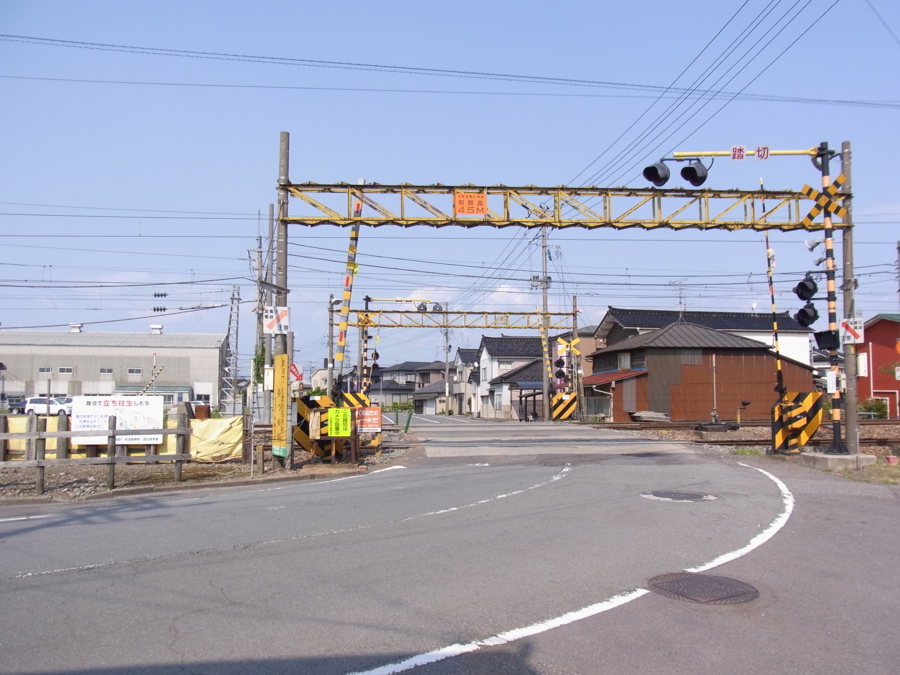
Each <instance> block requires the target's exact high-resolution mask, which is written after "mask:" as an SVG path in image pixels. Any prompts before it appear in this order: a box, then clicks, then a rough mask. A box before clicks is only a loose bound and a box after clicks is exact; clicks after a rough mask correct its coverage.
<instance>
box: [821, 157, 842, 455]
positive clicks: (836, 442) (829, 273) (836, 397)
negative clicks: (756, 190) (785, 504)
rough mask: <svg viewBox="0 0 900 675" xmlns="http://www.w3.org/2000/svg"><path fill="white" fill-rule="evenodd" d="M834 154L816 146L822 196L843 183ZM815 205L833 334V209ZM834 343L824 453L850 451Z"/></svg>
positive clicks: (834, 305)
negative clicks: (821, 219) (820, 215)
mask: <svg viewBox="0 0 900 675" xmlns="http://www.w3.org/2000/svg"><path fill="white" fill-rule="evenodd" d="M837 154H838V153H837V151H836V150H831V149H829V147H828V143H822V144H821V145H819V147H818V149H817V152H816V156H815V158H814V159H813V164H815V165H816V167H817V168H818V169H819V170H821V172H822V188H823V193H824V194H825V195H832V194H833V192H836V191H837V188H839V187H840V185H841V184H842V183H843V182H844V177H843V176H839V177H838V178H839V180H837V181H835V185H834V186H833V185H832V183H831V176H830V175H829V168H828V163H829V160H831V158H832V157H834V156H835V155H837ZM823 196H824V195H823ZM826 201H828V200H826ZM817 206H819V207H820V208H821V209H822V210H823V211H824V213H825V278H826V280H827V283H828V331H829V333H832V334H833V335H835V336H836V335H837V334H838V323H837V289H836V287H835V268H834V227H833V225H832V222H831V212H832V209H831V208H828V207H829V206H830V204H819V203H818V202H817ZM833 346H834V348H833V349H829V350H828V352H829V354H830V355H831V372H832V373H833V374H834V375H833V377H834V383H835V386H834V391H833V392H832V394H831V431H832V441H831V445H830V446H829V447H828V449H827V450H825V452H826V453H828V454H834V455H849V454H850V450H848V449H847V446H846V445H845V444H844V441H843V439H842V438H841V436H842V434H841V408H842V407H843V400H842V398H841V387H840V381H841V379H840V367H839V363H838V350H837V347H838V345H837V340H835V341H834V345H833Z"/></svg>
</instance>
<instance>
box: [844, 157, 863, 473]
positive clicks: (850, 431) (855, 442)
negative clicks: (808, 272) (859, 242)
mask: <svg viewBox="0 0 900 675" xmlns="http://www.w3.org/2000/svg"><path fill="white" fill-rule="evenodd" d="M850 155H851V153H850V141H844V142H843V143H842V144H841V173H842V174H844V178H846V180H845V181H844V185H843V187H842V190H843V192H844V193H846V197H844V204H843V206H844V208H845V209H847V216H846V217H845V218H844V219H843V220H844V227H843V228H842V229H841V236H842V241H843V257H844V274H843V277H844V283H843V284H842V285H841V290H842V291H843V292H844V297H843V301H844V318H846V319H853V318H856V304H855V301H854V294H853V292H854V291H855V290H856V277H854V275H853V199H852V187H851V181H852V170H851V166H850V164H851V161H850V160H851V157H850ZM856 366H857V364H856V345H855V344H853V343H848V344H845V345H844V375H845V377H846V378H847V388H846V390H845V391H844V421H845V424H846V429H847V431H846V434H847V449H848V450H849V451H850V454H853V455H856V456H857V458H856V460H857V463H856V468H857V469H859V468H860V461H859V390H858V386H857V385H858V379H857V369H856Z"/></svg>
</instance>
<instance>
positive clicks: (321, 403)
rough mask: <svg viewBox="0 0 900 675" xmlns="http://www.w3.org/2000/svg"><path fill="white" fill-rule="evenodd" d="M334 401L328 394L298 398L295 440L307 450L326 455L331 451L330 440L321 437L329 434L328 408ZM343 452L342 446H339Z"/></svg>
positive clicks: (321, 455) (294, 431)
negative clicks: (322, 439)
mask: <svg viewBox="0 0 900 675" xmlns="http://www.w3.org/2000/svg"><path fill="white" fill-rule="evenodd" d="M333 407H334V401H332V400H331V399H330V398H329V397H328V396H316V397H310V396H304V397H303V398H300V399H297V424H296V425H295V426H294V430H293V436H294V440H295V441H297V443H299V444H300V447H302V448H303V449H304V450H306V451H307V452H309V453H311V454H313V455H318V456H319V457H324V456H325V455H326V454H328V453H329V452H330V449H329V445H330V442H329V441H321V440H320V439H321V438H323V437H327V436H328V410H329V408H333ZM338 452H339V453H340V452H341V448H340V447H339V448H338Z"/></svg>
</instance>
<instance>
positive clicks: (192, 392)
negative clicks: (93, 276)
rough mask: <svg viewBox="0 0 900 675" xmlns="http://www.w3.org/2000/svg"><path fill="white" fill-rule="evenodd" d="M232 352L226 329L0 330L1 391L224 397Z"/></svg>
mask: <svg viewBox="0 0 900 675" xmlns="http://www.w3.org/2000/svg"><path fill="white" fill-rule="evenodd" d="M229 355H230V351H229V346H228V338H227V336H226V335H224V334H218V335H217V334H205V333H200V334H198V333H180V334H179V333H163V332H162V329H161V328H158V327H157V328H154V330H153V331H152V332H147V333H99V332H98V333H93V332H82V331H81V328H80V326H75V327H74V328H73V330H72V331H69V332H64V331H34V330H3V331H0V361H2V362H3V363H4V364H5V365H6V370H4V371H0V393H2V394H3V395H18V396H24V397H29V396H45V395H47V394H49V395H50V396H103V395H112V394H121V395H123V396H128V395H137V394H139V393H141V392H142V391H145V390H146V393H148V394H157V395H162V396H163V397H164V398H165V401H166V403H167V404H168V405H174V404H176V403H178V402H180V401H204V402H208V403H209V404H210V405H211V406H212V407H214V408H215V407H218V406H219V404H220V402H221V396H222V386H223V378H224V376H225V373H226V371H225V368H226V365H227V363H228V357H229Z"/></svg>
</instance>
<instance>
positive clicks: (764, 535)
mask: <svg viewBox="0 0 900 675" xmlns="http://www.w3.org/2000/svg"><path fill="white" fill-rule="evenodd" d="M738 464H740V466H745V467H747V468H748V469H756V470H757V471H759V472H760V473H762V474H763V475H764V476H767V477H768V478H769V479H771V480H772V481H773V482H774V483H775V485H777V486H778V489H779V490H780V491H781V501H782V503H783V504H784V510H782V512H781V513H779V514H778V515H777V516H776V517H775V519H774V520H773V521H772V522H771V523H769V526H768V527H767V528H766V529H765V530H763V531H762V532H760V533H759V534H758V535H756V536H755V537H753V539H751V540H750V543H749V544H747V545H746V546H744V547H742V548H739V549H737V550H736V551H732V552H731V553H725V554H724V555H720V556H719V557H717V558H714V559H713V560H710V561H709V562H708V563H705V564H703V565H700V566H698V567H692V568H691V569H686V570H685V572H704V571H706V570H708V569H712V568H713V567H718V566H719V565H723V564H725V563H727V562H730V561H732V560H735V559H736V558H740V557H741V556H743V555H746V554H747V553H749V552H750V551H752V550H753V549H755V548H757V547H759V546H762V545H763V544H764V543H765V542H767V541H769V539H771V538H772V537H774V536H775V534H776V533H777V532H778V531H779V530H780V529H781V528H782V527H784V525H785V523H787V521H788V518H790V517H791V513H792V512H793V511H794V495H793V494H791V491H790V490H788V488H787V485H785V484H784V483H783V482H782V481H781V480H780V479H778V478H777V477H775V476H773V475H772V474H770V473H769V472H768V471H765V470H763V469H759V468H757V467H755V466H750V465H749V464H742V463H741V462H738ZM560 477H561V476H560ZM554 478H555V477H554ZM425 515H427V514H425ZM649 592H650V591H648V590H647V589H645V588H635V589H633V590H630V591H625V592H622V593H619V594H618V595H614V596H613V597H611V598H609V599H607V600H603V601H601V602H598V603H596V604H593V605H588V606H587V607H584V608H582V609H577V610H575V611H573V612H567V613H566V614H563V615H562V616H559V617H556V618H555V619H547V620H546V621H539V622H537V623H533V624H531V625H530V626H525V627H524V628H514V629H513V630H508V631H505V632H503V633H498V634H497V635H494V636H493V637H489V638H486V639H484V640H476V641H474V642H468V643H466V644H453V645H450V646H448V647H443V648H442V649H436V650H434V651H431V652H426V653H425V654H419V655H417V656H413V657H411V658H408V659H406V660H405V661H399V662H397V663H389V664H387V665H384V666H379V667H378V668H374V669H372V670H365V671H356V672H353V673H349V674H348V675H394V673H401V672H403V671H405V670H412V669H413V668H416V667H418V666H424V665H426V664H428V663H435V662H436V661H442V660H444V659H448V658H450V657H452V656H459V655H460V654H468V653H469V652H474V651H477V650H479V649H481V648H482V647H492V646H494V645H501V644H505V643H507V642H512V641H514V640H519V639H521V638H523V637H529V636H531V635H537V634H538V633H544V632H546V631H548V630H553V629H554V628H559V627H560V626H565V625H566V624H570V623H573V622H575V621H580V620H581V619H587V618H588V617H591V616H596V615H597V614H600V613H602V612H606V611H609V610H611V609H615V608H616V607H621V606H622V605H624V604H626V603H629V602H631V601H632V600H636V599H638V598H640V597H641V596H643V595H646V594H647V593H649Z"/></svg>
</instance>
